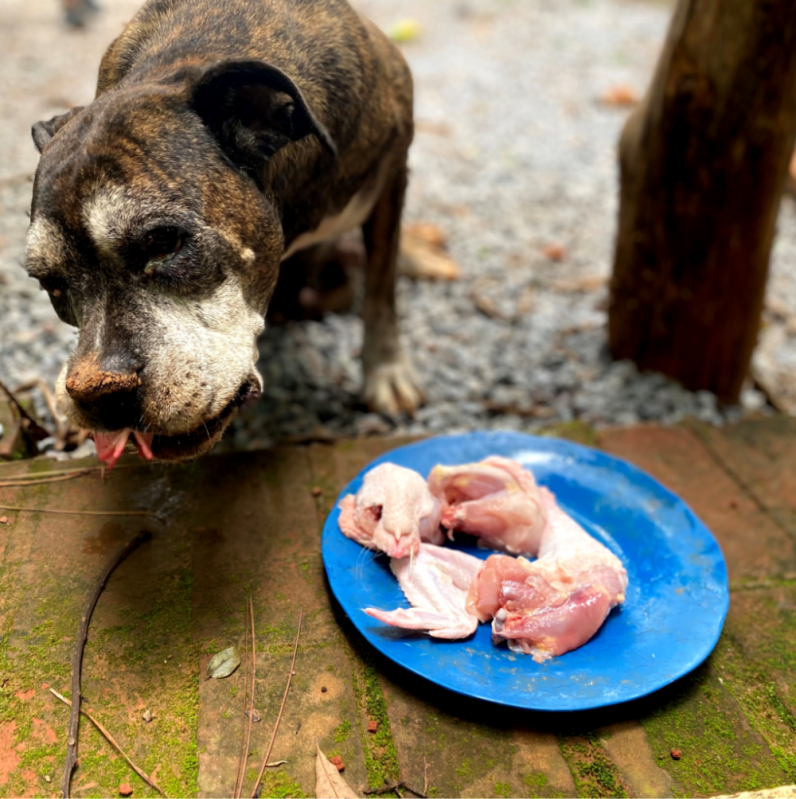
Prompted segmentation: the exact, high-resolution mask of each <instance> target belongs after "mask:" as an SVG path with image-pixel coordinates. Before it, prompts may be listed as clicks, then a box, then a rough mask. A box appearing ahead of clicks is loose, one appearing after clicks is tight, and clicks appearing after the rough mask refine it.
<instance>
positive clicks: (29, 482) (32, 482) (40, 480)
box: [0, 469, 90, 488]
mask: <svg viewBox="0 0 796 799" xmlns="http://www.w3.org/2000/svg"><path fill="white" fill-rule="evenodd" d="M89 473H90V470H89V469H84V470H83V471H82V472H76V473H75V474H65V475H64V476H63V477H36V478H33V479H31V478H28V479H19V480H0V488H13V487H15V486H40V485H43V484H44V483H62V482H64V480H76V479H77V478H78V477H83V475H86V474H89Z"/></svg>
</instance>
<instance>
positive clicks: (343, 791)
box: [315, 741, 358, 799]
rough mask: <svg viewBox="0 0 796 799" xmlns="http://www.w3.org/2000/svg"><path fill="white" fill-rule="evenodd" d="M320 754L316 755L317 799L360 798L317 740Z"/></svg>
mask: <svg viewBox="0 0 796 799" xmlns="http://www.w3.org/2000/svg"><path fill="white" fill-rule="evenodd" d="M315 748H316V749H317V750H318V754H317V755H316V757H315V796H316V799H358V797H357V795H356V792H355V791H354V789H353V788H352V787H351V786H350V785H349V784H348V783H347V782H346V781H345V780H344V779H343V778H342V777H341V776H340V772H339V771H338V770H337V767H336V766H335V765H333V764H332V763H330V762H329V759H328V758H327V757H326V755H325V754H324V753H323V752H321V747H320V746H318V742H317V741H316V742H315Z"/></svg>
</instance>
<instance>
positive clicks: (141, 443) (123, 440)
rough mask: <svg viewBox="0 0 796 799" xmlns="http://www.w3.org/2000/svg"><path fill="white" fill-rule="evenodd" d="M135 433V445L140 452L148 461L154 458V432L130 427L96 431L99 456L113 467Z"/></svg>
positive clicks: (95, 439)
mask: <svg viewBox="0 0 796 799" xmlns="http://www.w3.org/2000/svg"><path fill="white" fill-rule="evenodd" d="M130 433H132V434H133V439H134V440H135V445H136V446H137V447H138V454H139V455H140V456H141V457H142V458H145V459H146V460H148V461H151V460H152V439H153V438H154V434H153V433H138V432H136V431H134V430H130V428H125V429H124V430H117V431H116V432H115V433H100V432H97V433H94V445H95V446H96V448H97V457H98V458H99V459H100V460H101V461H105V463H107V464H108V468H109V469H112V468H113V465H114V464H115V463H116V461H118V460H119V458H120V457H121V454H122V452H124V447H125V445H126V444H127V439H128V438H129V437H130Z"/></svg>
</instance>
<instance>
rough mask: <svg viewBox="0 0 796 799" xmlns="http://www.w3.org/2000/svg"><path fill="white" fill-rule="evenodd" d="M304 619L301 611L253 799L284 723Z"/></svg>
mask: <svg viewBox="0 0 796 799" xmlns="http://www.w3.org/2000/svg"><path fill="white" fill-rule="evenodd" d="M303 617H304V611H303V610H300V611H299V620H298V630H297V631H296V643H295V645H294V646H293V661H292V663H291V664H290V672H289V673H288V675H287V685H286V686H285V695H284V696H283V697H282V705H281V707H280V708H279V715H278V716H277V717H276V724H274V731H273V732H272V733H271V741H270V743H269V744H268V751H267V752H266V753H265V757H264V758H263V765H262V768H260V773H259V774H258V775H257V781H256V782H255V783H254V790H253V791H252V799H255V797H256V796H257V792H258V789H259V787H260V781H261V780H262V778H263V774H264V773H265V768H266V766H267V764H268V758H269V757H270V756H271V750H272V749H273V748H274V741H275V740H276V733H277V730H278V729H279V722H280V721H282V711H283V710H284V709H285V702H286V701H287V694H288V691H289V690H290V681H291V680H292V679H293V669H294V668H295V667H296V653H297V652H298V642H299V636H300V635H301V620H302V618H303Z"/></svg>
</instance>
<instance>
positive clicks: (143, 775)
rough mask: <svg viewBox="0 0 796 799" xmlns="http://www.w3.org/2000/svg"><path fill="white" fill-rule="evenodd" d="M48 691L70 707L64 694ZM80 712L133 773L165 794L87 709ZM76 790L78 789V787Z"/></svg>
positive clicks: (81, 709)
mask: <svg viewBox="0 0 796 799" xmlns="http://www.w3.org/2000/svg"><path fill="white" fill-rule="evenodd" d="M50 693H51V694H52V695H53V696H54V697H55V698H56V699H60V700H61V701H62V702H63V703H64V704H65V705H69V707H72V703H71V702H70V701H69V700H68V699H67V698H66V697H65V696H61V694H59V693H58V691H56V690H54V689H53V688H50ZM80 712H81V713H82V714H83V715H84V716H85V717H86V718H87V719H88V720H89V721H90V722H91V723H92V724H93V725H94V726H95V727H96V728H97V729H98V730H99V731H100V732H101V733H102V734H103V735H104V736H105V739H106V740H107V741H108V743H109V744H110V745H111V746H112V747H114V749H116V751H117V752H118V753H119V754H120V755H121V756H122V757H123V758H124V759H125V760H126V761H127V762H128V763H129V764H130V767H131V768H132V769H133V771H135V773H136V774H138V776H139V777H141V779H142V780H143V781H144V782H145V783H146V784H147V785H151V786H152V787H153V788H154V789H155V790H156V791H157V792H158V793H161V794H163V796H165V795H166V792H165V791H164V790H163V788H161V787H160V786H159V785H158V784H157V783H156V782H155V781H154V780H153V779H152V778H151V777H150V776H149V775H148V774H146V773H145V772H144V771H143V770H141V769H140V768H138V766H136V764H135V763H133V761H132V760H131V759H130V757H129V756H128V755H127V753H126V752H125V751H124V749H122V747H121V746H119V744H118V743H117V742H116V740H115V739H114V737H113V736H112V735H111V734H110V733H109V732H108V730H107V729H106V728H105V727H103V726H102V724H100V723H99V722H98V721H97V720H96V719H95V718H94V716H92V715H91V713H89V712H88V710H84V709H83V708H82V707H81V708H80ZM84 787H85V786H84ZM76 790H80V789H79V788H78V789H76Z"/></svg>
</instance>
